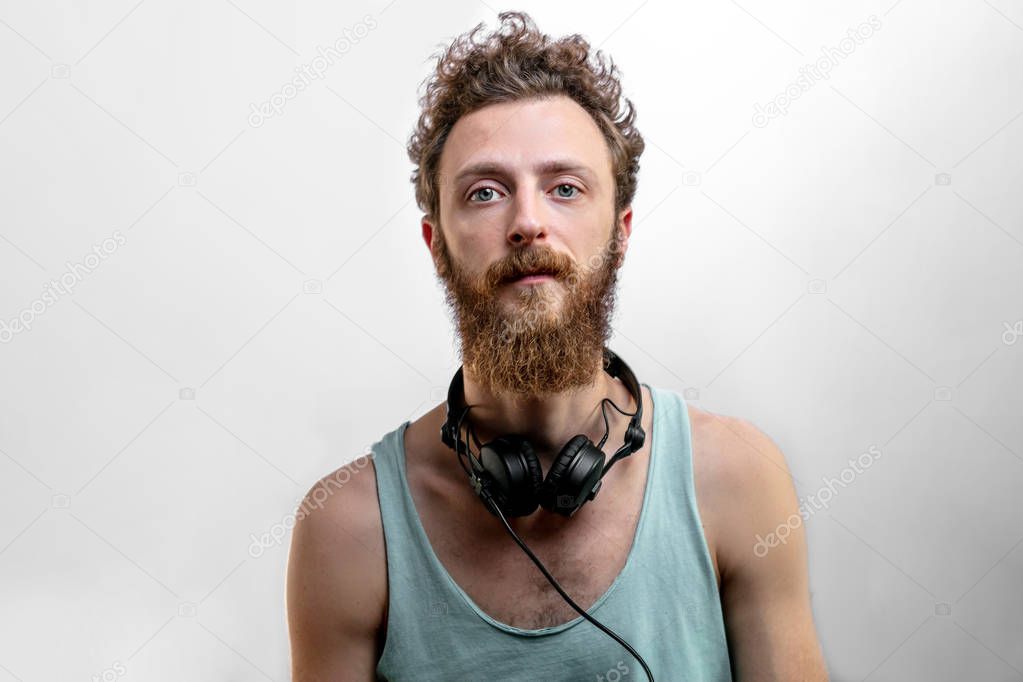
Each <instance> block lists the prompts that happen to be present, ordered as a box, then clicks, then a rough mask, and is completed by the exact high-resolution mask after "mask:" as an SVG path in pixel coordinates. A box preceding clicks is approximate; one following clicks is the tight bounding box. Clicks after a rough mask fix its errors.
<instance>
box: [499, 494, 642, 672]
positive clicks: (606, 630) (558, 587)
mask: <svg viewBox="0 0 1023 682" xmlns="http://www.w3.org/2000/svg"><path fill="white" fill-rule="evenodd" d="M484 496H485V497H484V500H485V501H486V502H487V503H488V504H489V505H490V507H491V508H492V509H494V510H495V511H496V512H497V514H498V516H499V517H500V519H501V523H502V524H504V529H505V530H507V531H508V533H510V534H511V536H512V539H513V540H515V542H516V544H518V546H519V547H521V548H522V551H523V552H525V553H526V555H527V556H528V557H529V558H530V559H531V560H532V561H533V563H534V564H536V567H537V568H539V569H540V572H541V573H543V576H544V577H545V578H547V581H548V582H549V583H550V584H551V585H553V586H554V589H556V590H557V591H558V594H560V595H561V598H562V599H564V600H565V601H566V602H568V605H569V606H571V607H572V608H573V609H575V610H576V611H577V612H578V613H579V615H580V616H582V617H583V618H585V619H586V620H588V621H590V622H591V623H593V624H594V625H595V626H596V627H598V628H600V630H601V631H603V632H604V633H605V634H607V635H608V636H609V637H611V638H612V639H613V640H614V641H616V642H618V643H619V644H621V645H622V646H623V647H625V649H626V650H627V651H628V652H629V653H630V654H632V657H633V658H635V659H636V660H637V661H639V664H640V665H641V666H643V672H645V673H646V677H647V679H648V680H650V682H654V676H653V673H651V672H650V668H649V667H648V666H647V664H646V661H644V660H643V657H642V656H640V655H639V653H638V652H637V651H636V650H635V649H633V648H632V646H631V645H630V644H629V643H628V642H626V641H625V640H624V639H622V638H621V637H619V636H618V635H617V634H615V632H614V631H613V630H611V629H610V628H608V627H607V626H605V625H604V624H603V623H601V622H600V621H598V620H597V619H596V618H594V617H593V616H591V615H590V614H588V613H586V611H584V610H583V609H582V608H580V607H579V605H578V604H576V603H575V602H574V601H573V600H572V598H571V597H569V596H568V594H567V593H566V592H565V590H563V589H562V587H561V585H559V584H558V581H557V580H555V579H554V576H552V575H551V574H550V571H548V570H547V567H546V566H544V565H543V562H541V561H540V560H539V559H537V558H536V555H535V554H533V552H532V551H531V550H530V549H529V547H527V546H526V543H524V542H523V541H522V540H521V539H520V538H519V536H518V535H516V533H515V531H514V530H512V527H511V526H510V525H508V521H507V519H505V518H504V514H503V513H501V509H500V507H498V506H497V504H495V503H494V501H493V499H492V498H491V497H490V493H489V492H486V489H485V488H484Z"/></svg>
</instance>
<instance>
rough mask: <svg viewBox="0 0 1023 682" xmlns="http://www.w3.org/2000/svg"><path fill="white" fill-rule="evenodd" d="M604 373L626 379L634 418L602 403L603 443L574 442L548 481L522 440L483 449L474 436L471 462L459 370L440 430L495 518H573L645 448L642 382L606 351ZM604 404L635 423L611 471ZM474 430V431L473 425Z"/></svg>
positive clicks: (500, 440)
mask: <svg viewBox="0 0 1023 682" xmlns="http://www.w3.org/2000/svg"><path fill="white" fill-rule="evenodd" d="M603 367H604V371H606V372H607V373H608V374H610V375H611V376H612V377H616V378H621V380H622V383H624V384H625V387H626V388H628V390H629V393H630V394H632V397H633V399H634V400H635V401H636V411H635V413H633V414H632V415H628V413H626V412H622V411H621V410H620V409H619V408H618V406H617V405H615V404H614V403H613V402H612V401H611V400H610V399H608V398H604V399H602V400H601V412H602V413H603V415H604V426H605V428H606V429H608V430H607V431H605V433H604V437H603V438H601V440H600V443H599V444H598V445H594V443H593V441H591V440H590V439H589V438H588V437H587V436H586V435H584V434H578V435H576V436H574V437H573V438H572V439H571V440H569V441H568V442H567V443H566V444H565V445H564V447H562V448H561V451H560V452H559V453H558V455H557V456H556V457H555V458H554V461H553V462H552V463H551V468H550V470H549V471H548V472H547V476H546V477H544V475H543V471H542V468H541V466H540V461H539V459H538V458H537V456H536V453H535V452H534V451H533V446H532V445H531V444H530V443H529V441H528V440H527V439H526V438H525V437H523V436H521V435H519V434H508V435H504V436H499V437H497V438H495V439H493V440H491V441H490V442H488V443H486V444H484V445H480V443H479V441H478V440H476V434H475V432H472V435H473V439H474V440H476V446H477V448H478V450H479V456H478V457H474V456H472V454H471V452H470V451H469V445H468V443H466V442H465V441H463V440H462V438H461V431H462V421H463V420H464V419H465V417H466V414H467V413H468V412H469V409H470V408H471V407H473V406H472V405H466V404H465V390H464V389H465V385H464V381H463V375H462V367H459V368H458V371H457V372H455V376H454V377H453V378H452V380H451V385H450V386H449V387H448V402H447V419H446V420H445V422H444V425H443V426H441V429H440V437H441V441H443V442H444V444H445V445H447V446H448V447H449V448H451V449H452V450H454V451H455V453H456V454H458V461H459V464H461V466H462V468H463V469H465V472H466V474H468V476H469V484H470V486H471V487H472V489H473V491H474V492H475V493H476V495H477V496H478V497H479V498H480V499H481V500H482V501H483V503H484V505H486V507H487V509H489V510H490V513H491V514H494V515H495V516H496V515H498V514H497V510H495V509H494V506H495V505H496V506H497V507H498V508H499V509H500V510H501V511H502V512H503V513H504V515H506V516H528V515H529V514H532V513H533V512H534V511H536V508H537V506H541V507H543V508H544V509H547V510H548V511H552V512H557V513H558V514H561V515H563V516H572V515H573V514H575V512H577V511H578V510H579V508H580V507H582V506H583V505H584V504H585V503H586V502H588V501H589V500H592V499H593V498H594V497H595V496H596V495H597V492H598V491H599V490H600V486H601V483H602V481H601V479H603V477H604V475H605V474H607V472H608V471H609V470H610V469H611V467H612V466H613V465H614V463H615V462H617V461H618V460H619V459H621V458H622V457H626V456H628V455H631V454H632V453H634V452H636V451H637V450H639V449H640V448H641V447H643V442H644V441H645V440H646V432H645V431H644V430H643V427H642V426H641V423H642V419H643V395H642V391H641V390H640V386H639V382H637V381H636V376H635V375H634V374H633V373H632V370H631V369H629V366H628V365H627V364H625V362H624V361H623V360H622V359H621V358H620V357H618V356H617V355H616V354H615V353H613V352H612V351H611V350H610V349H609V348H607V347H605V348H604V349H603ZM605 401H606V402H609V403H611V405H612V406H614V408H615V409H616V410H618V411H619V412H621V413H622V414H625V415H628V416H631V417H632V418H631V419H630V420H629V425H628V427H627V428H626V430H625V440H624V444H623V445H622V447H621V448H619V449H618V451H617V452H615V454H614V455H613V456H612V457H611V459H610V460H609V461H608V462H607V464H606V465H605V464H604V453H603V452H602V451H601V449H600V448H601V446H603V445H604V441H605V440H606V439H607V436H608V431H609V427H608V425H607V414H606V413H605V412H604V402H605ZM469 429H470V431H472V425H471V422H470V424H469ZM463 449H464V451H465V453H466V454H468V455H469V461H470V464H471V471H470V470H469V469H466V467H465V464H464V463H463V462H462V452H461V450H463Z"/></svg>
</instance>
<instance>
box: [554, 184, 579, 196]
mask: <svg viewBox="0 0 1023 682" xmlns="http://www.w3.org/2000/svg"><path fill="white" fill-rule="evenodd" d="M562 187H568V188H569V189H571V190H575V191H576V192H578V191H579V188H578V187H576V186H575V185H569V184H568V183H562V184H560V185H558V187H557V189H559V190H560V189H561V188H562ZM558 196H560V197H561V198H563V199H569V198H571V197H573V196H575V195H574V194H569V195H568V196H566V195H564V194H561V193H559V194H558Z"/></svg>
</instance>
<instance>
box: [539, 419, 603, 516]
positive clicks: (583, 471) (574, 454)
mask: <svg viewBox="0 0 1023 682" xmlns="http://www.w3.org/2000/svg"><path fill="white" fill-rule="evenodd" d="M603 470H604V453H603V451H601V450H600V449H599V448H598V447H597V446H596V445H594V444H593V441H591V440H590V439H589V438H587V437H586V436H585V435H583V434H579V435H577V436H575V437H574V438H572V440H570V441H568V443H566V444H565V447H563V448H562V449H561V452H559V453H558V456H557V457H555V458H554V462H553V463H552V464H551V470H550V471H548V472H547V478H546V479H545V480H544V482H543V484H542V485H541V486H540V494H539V498H540V505H541V506H542V507H543V508H544V509H547V510H548V511H554V512H558V513H559V514H562V515H564V516H571V515H572V514H574V513H575V512H576V510H578V509H579V507H581V506H582V505H583V503H584V502H585V501H586V499H587V496H588V495H589V493H590V491H591V490H592V489H593V488H594V487H595V486H596V485H597V484H598V482H599V481H600V476H601V474H602V473H603Z"/></svg>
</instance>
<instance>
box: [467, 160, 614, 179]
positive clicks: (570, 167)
mask: <svg viewBox="0 0 1023 682" xmlns="http://www.w3.org/2000/svg"><path fill="white" fill-rule="evenodd" d="M533 170H534V171H535V172H536V173H537V174H538V175H553V174H555V173H577V174H578V175H582V176H583V177H585V178H586V179H587V180H590V181H591V182H595V181H596V175H595V174H594V173H593V171H591V170H590V169H589V167H587V166H585V165H583V164H581V163H579V162H578V161H575V160H573V159H550V160H548V161H541V162H540V163H538V164H536V165H535V166H533ZM493 174H496V175H511V173H510V172H509V171H508V169H507V168H506V167H505V166H503V165H501V164H500V163H498V162H496V161H479V162H477V163H474V164H471V165H469V166H466V167H465V168H463V169H462V170H460V171H459V172H458V174H457V175H456V176H455V179H454V183H453V184H455V185H458V184H460V183H461V182H462V181H463V180H465V179H466V178H470V177H474V176H477V175H493Z"/></svg>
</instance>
